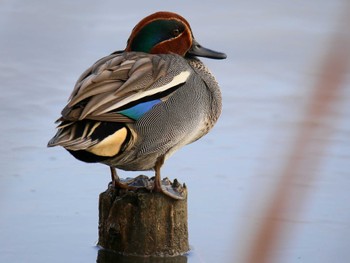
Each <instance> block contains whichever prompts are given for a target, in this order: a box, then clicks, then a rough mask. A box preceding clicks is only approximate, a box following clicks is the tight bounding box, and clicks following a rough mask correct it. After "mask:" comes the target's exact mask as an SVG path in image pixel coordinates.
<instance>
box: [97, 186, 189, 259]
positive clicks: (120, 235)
mask: <svg viewBox="0 0 350 263" xmlns="http://www.w3.org/2000/svg"><path fill="white" fill-rule="evenodd" d="M183 191H185V192H186V191H187V190H186V188H185V186H184V188H183ZM98 245H99V246H101V247H103V248H105V249H108V250H112V251H115V252H117V253H119V254H122V255H136V256H177V255H182V254H184V253H186V252H188V251H189V245H188V224H187V192H186V198H185V200H174V199H172V198H170V197H168V196H165V195H164V194H161V193H152V192H150V191H149V190H146V189H144V188H139V189H137V190H132V191H131V190H125V189H119V188H117V189H116V188H114V187H113V186H111V185H110V186H109V187H108V189H107V190H106V191H105V192H103V193H101V194H100V200H99V240H98Z"/></svg>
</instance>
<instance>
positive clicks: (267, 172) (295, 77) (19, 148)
mask: <svg viewBox="0 0 350 263" xmlns="http://www.w3.org/2000/svg"><path fill="white" fill-rule="evenodd" d="M344 7H345V1H340V0H334V1H303V2H301V1H274V0H268V1H256V0H248V1H242V0H238V1H213V2H203V1H198V0H195V1H191V2H186V3H185V2H180V1H178V2H164V1H163V2H157V3H156V2H153V1H151V2H150V1H134V2H132V3H131V2H128V1H126V2H120V1H112V0H106V1H102V2H101V1H91V0H86V1H83V0H77V1H68V0H61V1H52V0H48V1H43V0H32V1H20V0H2V1H1V2H0V123H1V124H0V146H1V147H0V167H1V172H0V262H12V263H17V262H52V263H54V262H96V261H97V262H136V261H130V260H129V261H128V259H127V258H124V259H123V258H120V257H119V256H116V255H111V254H108V253H106V252H105V251H101V250H100V251H99V250H98V248H97V247H96V245H95V244H96V241H97V238H98V235H97V234H98V233H97V226H98V195H99V193H100V192H102V191H104V190H105V189H106V188H107V185H108V183H109V180H110V176H109V169H108V167H106V166H103V165H100V164H85V163H81V162H79V161H77V160H75V159H74V158H73V157H72V156H70V155H69V154H68V153H67V152H66V151H65V150H64V149H60V148H53V149H51V148H50V149H48V148H46V144H47V141H48V140H49V139H50V138H51V137H52V136H53V135H54V133H55V124H54V121H55V120H56V119H57V118H58V117H59V113H60V111H61V109H62V108H63V107H64V105H65V103H66V101H67V98H68V96H69V94H70V92H71V90H72V89H73V86H74V84H75V81H76V80H77V78H78V77H79V75H80V74H81V73H82V72H83V71H84V70H85V69H86V68H87V67H89V66H90V65H91V64H92V63H94V62H95V61H96V60H97V59H99V58H101V57H103V56H105V55H107V54H109V53H111V52H113V51H115V50H120V49H123V48H124V47H125V44H126V40H127V38H128V36H129V33H130V31H131V29H132V28H133V26H134V25H135V24H136V23H137V22H138V21H139V20H140V19H141V18H143V17H144V16H146V15H148V14H150V13H153V12H155V11H159V10H168V11H173V12H177V13H179V14H181V15H183V16H184V17H185V18H186V19H187V20H188V21H189V22H190V24H191V26H192V30H193V32H194V35H195V37H196V39H197V40H198V42H200V43H201V44H202V45H203V46H206V47H208V48H211V49H214V50H218V51H222V52H225V53H226V54H227V55H228V58H227V59H226V60H223V61H214V60H209V59H203V60H204V61H205V63H206V64H207V65H208V67H209V68H210V69H211V70H212V72H213V74H214V75H215V76H216V78H217V80H218V82H219V83H220V86H221V88H222V93H223V100H224V101H223V103H224V106H223V113H222V116H221V118H220V120H219V122H218V124H217V125H216V127H215V128H214V129H213V130H212V131H211V133H209V134H208V135H207V136H206V137H204V138H203V139H201V140H199V141H198V142H196V143H194V144H192V145H189V146H186V147H185V148H183V149H181V150H180V151H179V152H177V153H176V154H175V155H174V156H173V157H172V158H170V159H169V160H168V161H167V162H166V164H165V166H164V168H163V171H162V172H163V175H164V176H168V177H170V178H178V179H179V180H180V181H181V182H185V183H186V185H187V186H188V189H189V199H188V205H189V207H188V215H189V235H190V244H191V248H192V249H191V252H190V253H189V254H188V255H185V256H182V257H180V258H177V259H174V258H173V259H164V261H159V260H158V261H157V260H155V261H154V262H168V263H169V262H188V263H197V262H208V263H209V262H242V261H241V259H242V257H243V255H242V253H243V251H244V249H245V246H246V245H247V244H248V243H250V242H252V241H253V240H254V236H252V235H251V231H250V228H251V227H256V226H257V225H259V224H260V222H261V220H262V217H261V216H260V215H259V214H258V213H256V212H257V211H255V210H254V207H255V206H256V204H259V203H263V202H264V201H265V199H264V196H265V195H264V193H266V195H268V189H269V186H270V185H272V184H273V183H274V182H275V180H276V178H278V176H279V175H278V173H276V171H278V169H279V167H280V166H281V165H282V164H283V162H284V161H285V158H286V150H287V149H288V148H289V147H290V142H291V139H292V138H293V134H294V132H295V130H296V127H297V126H298V125H299V124H300V122H301V120H302V116H303V110H304V108H305V105H306V103H307V99H308V96H309V94H310V93H311V88H312V87H313V83H314V81H315V79H316V78H317V74H318V72H319V68H318V66H319V64H320V63H321V61H322V58H323V55H324V52H325V51H326V50H327V48H328V44H329V41H330V37H331V35H332V32H333V31H334V28H335V27H336V26H337V23H338V22H339V21H338V20H339V19H338V18H339V16H340V15H341V13H342V10H343V8H344ZM348 76H349V74H348ZM347 79H348V82H347V88H344V89H342V93H341V98H339V100H338V104H337V105H336V107H335V108H334V109H333V112H334V114H333V115H334V116H333V118H332V120H327V121H325V122H322V123H318V124H317V125H320V126H321V127H322V128H323V132H321V133H320V135H319V136H318V137H317V138H315V140H320V141H324V140H327V149H326V152H325V153H323V154H322V164H321V165H320V166H319V167H318V170H317V171H316V172H317V174H318V176H317V180H316V181H313V182H308V181H303V180H299V181H298V183H296V184H295V185H294V186H293V187H294V188H295V191H296V192H298V191H304V190H310V189H311V195H310V197H309V199H308V200H307V203H306V204H304V209H303V212H302V213H301V214H298V215H295V214H293V211H291V212H290V213H288V214H287V215H285V217H284V218H280V219H278V220H279V221H280V224H282V226H283V228H285V229H292V230H293V235H292V236H291V237H290V238H289V239H288V242H285V243H283V244H280V245H279V246H277V247H276V249H275V251H273V253H274V254H275V255H276V258H278V259H279V260H278V261H277V262H282V263H288V262H293V263H294V262H317V263H319V262H325V263H326V262H349V260H350V249H349V244H350V191H349V187H350V181H349V178H350V169H349V167H350V136H349V135H350V122H349V119H350V118H349V117H350V107H349V106H348V105H349V103H350V91H349V85H348V84H349V78H347ZM318 154H320V153H317V152H313V153H310V158H312V157H313V156H317V155H318ZM308 172H315V171H305V173H308ZM137 174H138V173H126V172H121V176H122V177H127V176H133V175H137ZM149 175H152V173H149ZM257 194H258V195H257ZM261 196H262V198H261Z"/></svg>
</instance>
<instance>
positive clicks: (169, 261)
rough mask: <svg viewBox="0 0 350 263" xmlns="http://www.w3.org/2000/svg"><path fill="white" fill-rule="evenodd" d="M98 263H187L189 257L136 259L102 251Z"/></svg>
mask: <svg viewBox="0 0 350 263" xmlns="http://www.w3.org/2000/svg"><path fill="white" fill-rule="evenodd" d="M96 262H97V263H111V262H118V263H187V256H185V255H183V256H175V257H136V256H122V255H119V254H116V253H113V252H111V251H108V250H104V249H101V250H99V251H98V255H97V260H96Z"/></svg>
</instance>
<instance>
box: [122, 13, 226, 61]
mask: <svg viewBox="0 0 350 263" xmlns="http://www.w3.org/2000/svg"><path fill="white" fill-rule="evenodd" d="M125 51H139V52H146V53H151V54H178V55H180V56H183V57H191V56H198V57H207V58H213V59H225V58H226V54H224V53H221V52H217V51H214V50H210V49H208V48H205V47H202V46H201V45H200V44H199V43H198V42H197V41H196V40H195V39H194V37H193V34H192V30H191V27H190V24H189V23H188V22H187V21H186V19H184V18H183V17H182V16H180V15H178V14H175V13H171V12H157V13H154V14H152V15H149V16H147V17H145V18H144V19H142V20H141V21H140V22H139V23H138V24H137V25H136V26H135V27H134V29H133V30H132V32H131V35H130V37H129V39H128V42H127V46H126V49H125Z"/></svg>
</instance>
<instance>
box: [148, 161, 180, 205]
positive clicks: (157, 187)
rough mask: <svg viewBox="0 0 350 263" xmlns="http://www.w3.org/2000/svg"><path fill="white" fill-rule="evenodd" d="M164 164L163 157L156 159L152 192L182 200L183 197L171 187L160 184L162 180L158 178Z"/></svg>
mask: <svg viewBox="0 0 350 263" xmlns="http://www.w3.org/2000/svg"><path fill="white" fill-rule="evenodd" d="M163 164H164V156H161V157H159V158H158V160H157V162H156V164H155V166H154V170H155V173H156V175H155V178H154V186H153V191H155V192H159V193H163V194H165V195H167V196H169V197H171V198H173V199H176V200H184V199H185V196H184V195H182V194H181V193H179V192H178V191H176V190H174V189H173V188H172V187H171V186H170V187H167V186H165V185H163V184H162V178H161V176H160V168H161V167H162V165H163Z"/></svg>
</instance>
